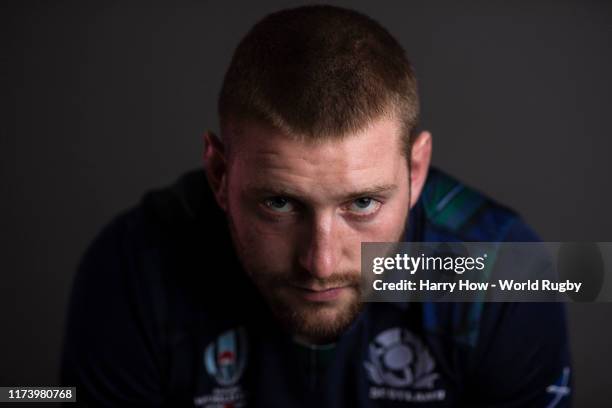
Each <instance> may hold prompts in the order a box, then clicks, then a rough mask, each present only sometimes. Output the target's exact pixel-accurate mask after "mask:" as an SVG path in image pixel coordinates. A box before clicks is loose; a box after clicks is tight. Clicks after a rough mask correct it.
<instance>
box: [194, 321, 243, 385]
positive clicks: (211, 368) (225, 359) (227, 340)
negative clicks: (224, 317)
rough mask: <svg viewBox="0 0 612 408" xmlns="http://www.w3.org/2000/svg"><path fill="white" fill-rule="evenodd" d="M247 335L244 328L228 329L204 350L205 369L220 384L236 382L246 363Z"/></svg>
mask: <svg viewBox="0 0 612 408" xmlns="http://www.w3.org/2000/svg"><path fill="white" fill-rule="evenodd" d="M246 358H247V336H246V332H245V330H244V328H242V327H240V328H237V329H232V330H228V331H226V332H224V333H221V334H220V335H219V337H217V339H216V340H215V341H213V342H211V343H210V344H209V345H208V346H207V347H206V350H205V351H204V365H205V366H206V371H208V374H210V376H211V377H213V378H214V379H215V380H217V383H218V384H219V385H221V386H231V385H234V384H236V382H238V380H240V377H241V376H242V373H243V371H244V367H245V365H246Z"/></svg>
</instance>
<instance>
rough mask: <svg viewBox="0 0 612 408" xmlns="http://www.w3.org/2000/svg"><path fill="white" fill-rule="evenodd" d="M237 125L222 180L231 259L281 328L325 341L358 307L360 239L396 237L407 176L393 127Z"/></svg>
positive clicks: (406, 196) (385, 124)
mask: <svg viewBox="0 0 612 408" xmlns="http://www.w3.org/2000/svg"><path fill="white" fill-rule="evenodd" d="M242 131H243V134H241V135H240V137H239V140H237V142H236V143H235V144H234V145H232V153H231V158H230V160H229V161H230V162H229V164H228V168H227V180H226V181H227V208H226V211H227V214H228V219H229V222H230V229H231V233H232V237H233V240H234V245H235V247H236V251H237V254H238V256H239V258H240V261H241V263H242V265H243V267H244V268H245V270H246V272H247V273H248V274H249V276H250V277H251V279H252V280H253V282H254V283H255V285H256V286H257V287H258V289H259V290H260V292H261V294H262V295H263V297H264V298H265V300H266V301H267V303H268V304H269V305H270V307H271V309H272V310H273V312H274V313H275V315H276V316H277V318H279V319H280V320H281V322H282V323H283V324H284V325H285V327H287V328H288V329H289V330H290V331H291V332H292V333H294V334H295V335H296V336H299V337H301V338H303V339H304V340H306V341H309V342H313V343H321V342H329V341H333V340H334V339H335V338H336V337H337V336H338V335H339V334H340V333H341V332H342V331H344V330H345V329H346V328H347V327H348V326H349V325H350V323H351V322H352V321H353V320H354V318H355V317H356V315H357V313H358V312H359V310H360V306H361V299H360V291H359V283H360V268H361V259H360V251H361V243H362V242H370V241H386V242H395V241H398V240H400V239H401V238H402V237H401V235H402V233H403V231H404V228H405V224H406V218H407V214H408V209H409V184H410V183H409V176H408V167H407V161H406V158H405V157H404V156H403V155H402V154H401V143H400V137H399V126H398V124H397V123H396V122H395V121H392V120H389V119H383V120H379V121H376V122H373V123H372V124H371V125H370V126H369V127H368V128H366V129H364V130H362V131H360V132H358V133H355V134H353V135H349V136H348V137H346V138H344V139H342V140H329V141H323V142H318V143H313V142H302V141H296V140H294V139H291V138H290V137H287V136H286V135H284V134H283V133H282V132H280V131H278V130H274V129H272V128H271V127H267V126H263V125H249V126H248V127H244V128H243V129H242Z"/></svg>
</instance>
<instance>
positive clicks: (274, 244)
mask: <svg viewBox="0 0 612 408" xmlns="http://www.w3.org/2000/svg"><path fill="white" fill-rule="evenodd" d="M236 208H237V207H233V209H236ZM237 209H238V210H237V211H233V212H232V214H233V215H232V218H233V220H234V229H235V231H234V232H235V234H236V239H237V240H238V241H239V246H240V247H241V248H242V251H241V252H242V254H241V256H242V257H243V261H244V262H246V263H247V264H248V265H249V266H250V267H251V268H252V269H254V270H257V271H263V270H265V271H279V270H283V271H284V270H288V269H289V268H290V266H291V259H292V254H293V249H294V248H293V242H294V239H293V235H294V233H293V231H291V230H290V229H286V228H285V229H280V228H278V226H276V225H275V224H269V223H265V222H262V221H261V220H258V219H257V218H256V217H255V216H253V215H252V214H249V213H248V212H247V210H245V209H241V208H240V207H238V208H237Z"/></svg>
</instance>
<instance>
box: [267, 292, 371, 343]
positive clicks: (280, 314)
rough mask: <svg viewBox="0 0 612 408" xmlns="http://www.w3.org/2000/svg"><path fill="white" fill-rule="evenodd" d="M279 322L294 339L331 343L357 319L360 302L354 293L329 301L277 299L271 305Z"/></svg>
mask: <svg viewBox="0 0 612 408" xmlns="http://www.w3.org/2000/svg"><path fill="white" fill-rule="evenodd" d="M270 303H271V304H272V309H273V312H274V314H275V315H276V317H277V319H278V320H279V321H280V323H281V324H282V325H283V326H284V327H285V328H286V330H287V331H289V332H290V333H291V334H292V335H294V336H299V337H300V338H302V339H305V340H306V341H308V342H310V343H313V344H323V343H331V342H334V341H336V340H337V338H338V337H339V336H340V335H342V333H344V332H345V331H346V330H347V329H348V328H349V326H350V325H351V323H353V321H354V320H355V319H356V318H357V315H358V314H359V312H360V310H361V308H362V303H361V302H360V299H359V296H357V295H356V294H355V293H351V294H347V296H343V298H342V299H338V300H335V301H332V302H309V301H304V300H301V299H295V298H294V299H290V300H289V299H285V301H281V299H277V301H274V302H270Z"/></svg>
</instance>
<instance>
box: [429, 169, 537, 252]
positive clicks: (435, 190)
mask: <svg viewBox="0 0 612 408" xmlns="http://www.w3.org/2000/svg"><path fill="white" fill-rule="evenodd" d="M419 202H420V203H419V205H421V207H422V209H423V213H424V217H423V218H424V228H423V235H424V236H423V237H422V238H423V240H425V241H482V242H502V241H538V240H539V238H538V236H537V234H536V233H535V232H534V231H533V230H532V229H531V228H530V227H529V226H528V225H527V224H526V223H525V221H524V220H523V218H522V217H521V216H520V215H519V214H518V213H517V212H516V211H514V210H513V209H511V208H509V207H507V206H505V205H503V204H500V203H498V202H497V201H495V200H493V199H492V198H490V197H488V196H486V195H485V194H483V193H482V192H480V191H478V190H477V189H475V188H473V187H471V186H468V185H466V184H465V183H462V182H461V181H459V180H458V179H456V178H455V177H453V176H451V175H449V174H447V173H445V172H443V171H441V170H439V169H436V168H432V169H431V170H430V172H429V174H428V177H427V182H426V184H425V187H424V189H423V193H422V195H421V197H420V199H419Z"/></svg>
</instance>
